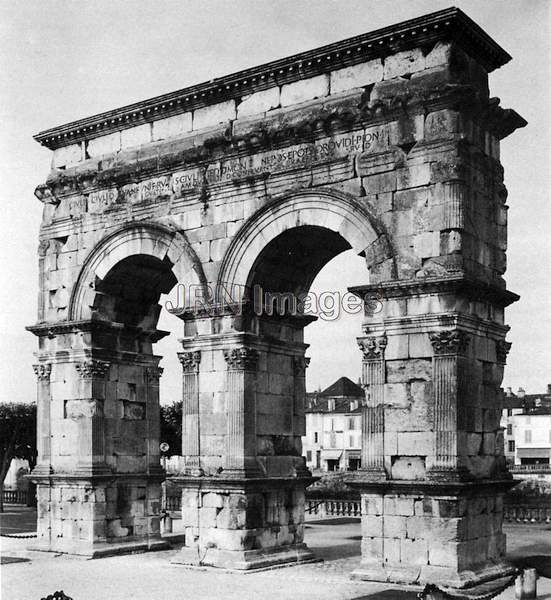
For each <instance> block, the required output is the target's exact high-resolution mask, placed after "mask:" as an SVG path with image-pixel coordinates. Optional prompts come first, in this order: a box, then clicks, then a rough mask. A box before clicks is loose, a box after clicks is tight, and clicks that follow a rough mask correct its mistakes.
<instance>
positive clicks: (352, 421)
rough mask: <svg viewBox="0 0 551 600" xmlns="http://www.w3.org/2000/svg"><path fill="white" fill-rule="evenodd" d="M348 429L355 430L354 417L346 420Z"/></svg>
mask: <svg viewBox="0 0 551 600" xmlns="http://www.w3.org/2000/svg"><path fill="white" fill-rule="evenodd" d="M348 429H351V430H354V429H356V419H355V418H354V417H350V418H349V419H348Z"/></svg>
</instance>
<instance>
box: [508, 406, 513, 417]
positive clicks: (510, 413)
mask: <svg viewBox="0 0 551 600" xmlns="http://www.w3.org/2000/svg"><path fill="white" fill-rule="evenodd" d="M507 416H508V417H512V416H513V409H512V408H508V409H507Z"/></svg>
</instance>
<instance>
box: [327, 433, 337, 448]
mask: <svg viewBox="0 0 551 600" xmlns="http://www.w3.org/2000/svg"><path fill="white" fill-rule="evenodd" d="M329 447H330V448H336V447H337V434H336V433H333V432H331V433H330V434H329Z"/></svg>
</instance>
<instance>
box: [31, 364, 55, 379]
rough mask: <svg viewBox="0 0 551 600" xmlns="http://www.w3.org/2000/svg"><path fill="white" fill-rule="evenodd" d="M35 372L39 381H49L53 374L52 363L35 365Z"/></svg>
mask: <svg viewBox="0 0 551 600" xmlns="http://www.w3.org/2000/svg"><path fill="white" fill-rule="evenodd" d="M33 371H34V373H35V375H36V378H37V379H38V381H49V380H50V374H51V372H52V363H38V364H37V365H33Z"/></svg>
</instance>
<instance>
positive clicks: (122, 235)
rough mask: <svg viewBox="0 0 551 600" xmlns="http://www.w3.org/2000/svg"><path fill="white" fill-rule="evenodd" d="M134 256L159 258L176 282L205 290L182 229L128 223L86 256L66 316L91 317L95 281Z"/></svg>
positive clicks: (71, 317)
mask: <svg viewBox="0 0 551 600" xmlns="http://www.w3.org/2000/svg"><path fill="white" fill-rule="evenodd" d="M133 256H143V257H150V258H151V259H153V260H156V261H160V262H161V263H164V264H165V265H168V267H170V269H172V270H173V271H174V272H175V276H176V277H175V278H176V280H177V281H180V282H185V283H186V284H188V285H191V284H192V285H196V286H200V287H201V288H202V289H203V290H206V280H205V275H204V273H203V269H202V267H201V263H200V261H199V259H198V257H197V255H196V254H195V251H194V250H193V248H192V247H191V245H190V244H189V242H188V241H187V239H186V237H185V235H184V234H183V233H182V232H180V231H178V230H176V229H174V228H171V227H168V226H166V225H163V224H160V223H153V222H142V223H130V224H126V225H123V226H122V227H120V228H118V229H116V230H115V231H113V232H111V233H110V234H109V235H107V236H106V237H105V238H103V239H102V240H101V241H100V242H99V243H98V244H97V245H96V246H95V247H94V248H93V250H92V251H91V252H90V254H89V255H88V256H87V258H86V259H85V261H84V264H83V267H82V269H81V271H80V274H79V276H78V278H77V281H76V283H75V285H74V287H73V290H72V293H71V298H70V302H69V319H70V320H75V321H77V320H85V319H90V318H91V317H92V313H93V305H94V298H95V294H96V288H97V286H98V282H101V281H102V280H104V279H105V278H106V276H107V275H108V273H109V272H110V271H111V270H112V269H113V268H114V267H115V266H116V265H117V264H119V263H121V261H124V260H125V259H128V258H130V257H133Z"/></svg>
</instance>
